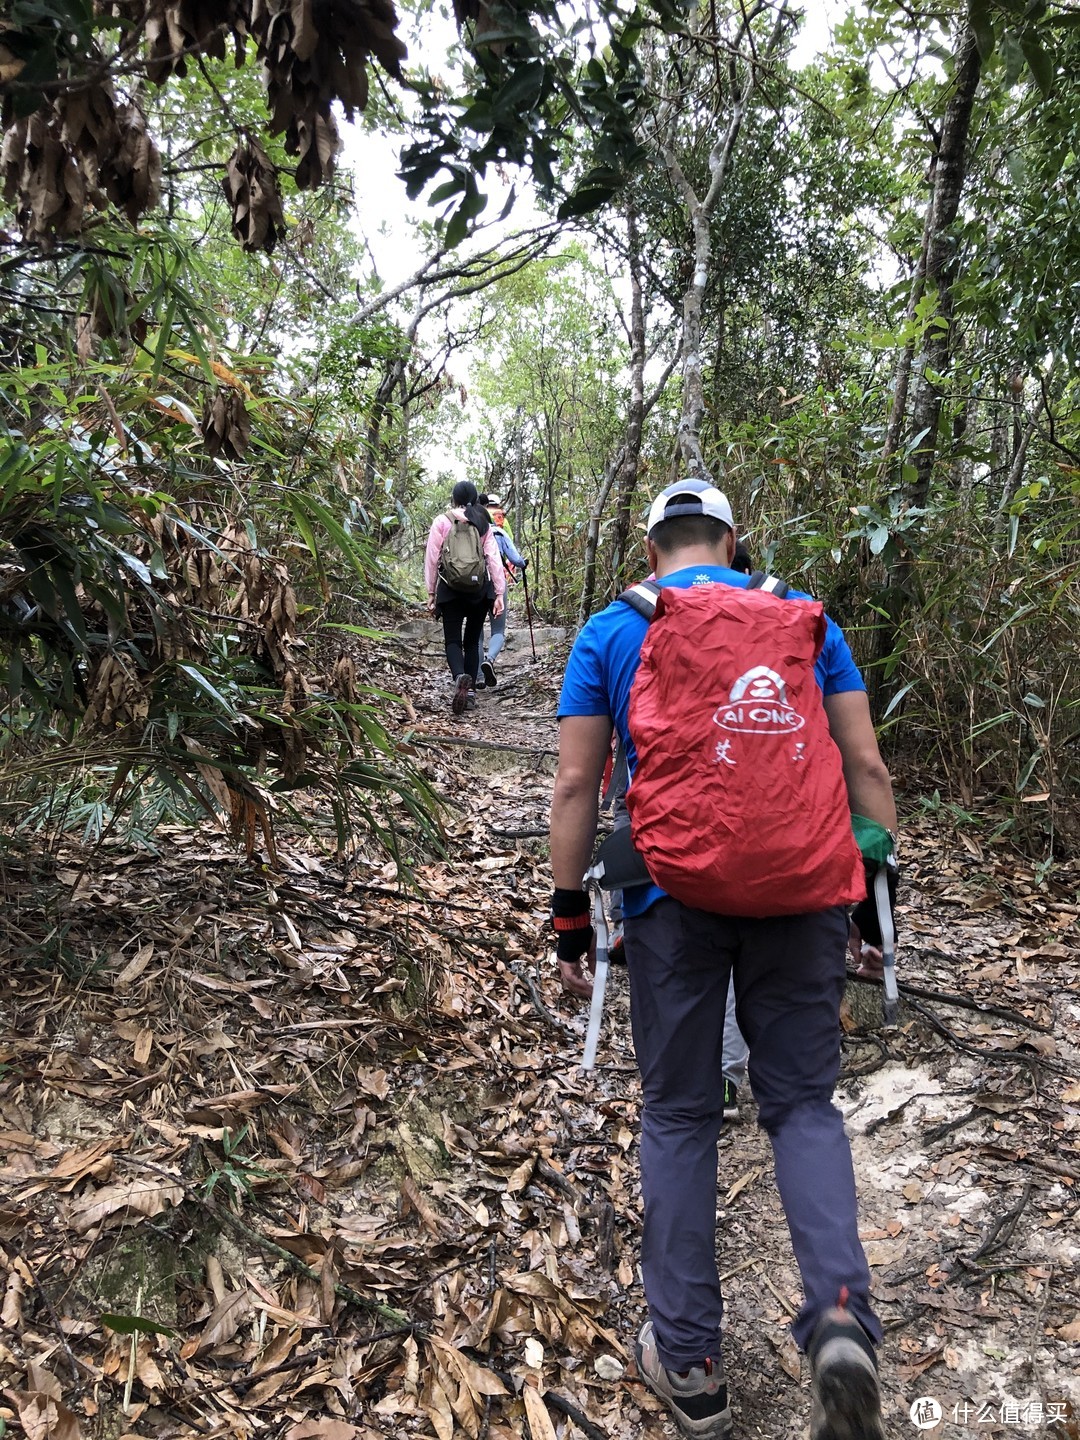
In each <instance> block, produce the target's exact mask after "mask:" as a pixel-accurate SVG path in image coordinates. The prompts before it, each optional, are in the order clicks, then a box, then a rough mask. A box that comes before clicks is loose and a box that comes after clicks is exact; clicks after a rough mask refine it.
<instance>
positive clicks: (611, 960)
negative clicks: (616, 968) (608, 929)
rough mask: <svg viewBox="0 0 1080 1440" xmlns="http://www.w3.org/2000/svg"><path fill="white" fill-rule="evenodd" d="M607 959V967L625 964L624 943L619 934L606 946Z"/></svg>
mask: <svg viewBox="0 0 1080 1440" xmlns="http://www.w3.org/2000/svg"><path fill="white" fill-rule="evenodd" d="M607 958H608V964H609V965H625V964H626V941H625V940H624V939H623V936H622V933H621V932H620V933H619V934H618V935H616V936H615V939H614V940H612V942H611V944H610V945H609V946H608V952H607Z"/></svg>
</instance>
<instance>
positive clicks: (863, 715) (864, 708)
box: [825, 690, 896, 831]
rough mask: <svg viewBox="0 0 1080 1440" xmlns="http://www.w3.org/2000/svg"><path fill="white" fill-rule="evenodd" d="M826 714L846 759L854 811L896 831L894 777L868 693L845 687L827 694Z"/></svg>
mask: <svg viewBox="0 0 1080 1440" xmlns="http://www.w3.org/2000/svg"><path fill="white" fill-rule="evenodd" d="M825 714H826V715H827V716H828V719H829V732H830V734H831V735H832V738H833V739H834V740H835V741H836V744H837V746H838V747H839V750H840V755H841V757H842V759H843V762H844V780H845V782H846V784H847V792H848V804H849V805H850V807H851V810H852V812H853V813H854V814H856V815H865V816H866V817H867V819H868V820H876V821H877V822H878V824H879V825H884V826H885V828H886V830H893V831H895V829H896V802H895V800H894V799H893V790H892V779H891V777H890V775H889V772H888V770H887V768H886V766H885V762H884V760H882V758H881V752H880V750H879V749H878V743H877V736H876V735H875V734H874V722H873V721H872V720H871V718H870V702H869V700H868V699H867V697H866V693H865V692H864V691H862V690H845V691H844V692H843V694H840V695H826V697H825Z"/></svg>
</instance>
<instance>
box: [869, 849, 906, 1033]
mask: <svg viewBox="0 0 1080 1440" xmlns="http://www.w3.org/2000/svg"><path fill="white" fill-rule="evenodd" d="M874 903H875V904H876V906H877V914H878V924H879V925H880V927H881V963H882V984H883V986H884V989H885V996H884V999H883V1000H882V1018H883V1019H884V1021H885V1024H886V1025H895V1024H896V1017H897V1012H898V1010H899V1008H900V992H899V991H898V989H897V986H896V931H895V929H894V928H893V920H892V906H891V905H890V904H889V870H888V866H886V865H882V866H881V868H880V869H879V870H878V872H877V874H876V875H875V876H874Z"/></svg>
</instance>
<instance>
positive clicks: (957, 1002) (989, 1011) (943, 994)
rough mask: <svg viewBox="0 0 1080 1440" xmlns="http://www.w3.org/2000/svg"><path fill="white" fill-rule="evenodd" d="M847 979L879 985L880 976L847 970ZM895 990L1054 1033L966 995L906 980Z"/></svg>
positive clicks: (1008, 1011) (1018, 1015) (1052, 1029)
mask: <svg viewBox="0 0 1080 1440" xmlns="http://www.w3.org/2000/svg"><path fill="white" fill-rule="evenodd" d="M847 978H848V979H849V980H854V981H856V982H857V983H858V984H859V985H877V986H880V985H881V977H880V976H878V975H860V974H859V973H858V971H856V970H850V969H849V970H848V972H847ZM897 989H898V990H899V991H900V994H901V995H914V996H915V998H916V999H918V1000H936V1001H937V1002H938V1004H940V1005H952V1006H954V1007H955V1008H957V1009H959V1010H974V1011H975V1012H976V1013H977V1014H979V1015H993V1016H994V1017H995V1019H998V1020H1008V1021H1011V1023H1012V1024H1014V1025H1018V1026H1020V1027H1021V1028H1022V1029H1024V1030H1037V1031H1038V1032H1039V1033H1040V1034H1041V1035H1052V1034H1053V1033H1054V1027H1053V1026H1052V1025H1040V1024H1039V1022H1038V1021H1037V1020H1029V1019H1028V1017H1027V1016H1026V1015H1021V1014H1020V1012H1019V1010H1010V1009H1009V1007H1008V1006H1007V1005H987V1004H985V1003H984V1002H983V1001H982V1000H972V999H970V998H969V997H968V996H967V995H957V994H955V993H953V992H952V991H950V990H924V989H923V988H922V986H920V985H910V984H908V982H907V981H906V980H900V981H898V982H897Z"/></svg>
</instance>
